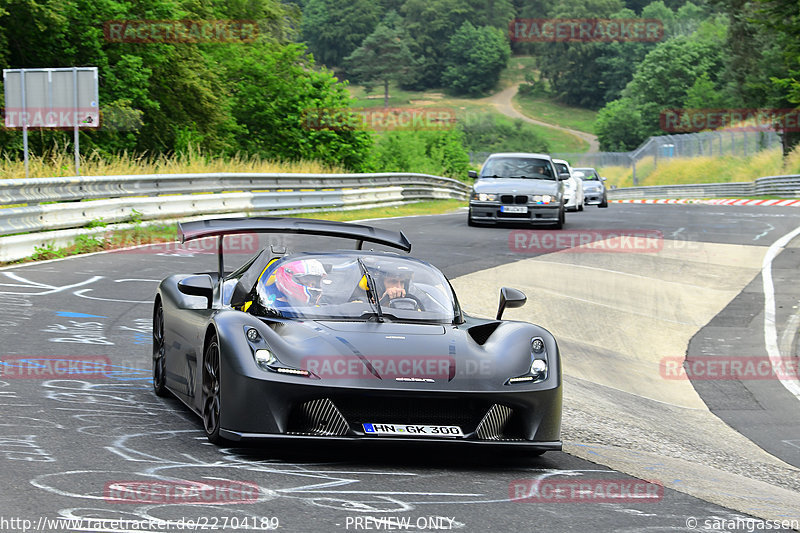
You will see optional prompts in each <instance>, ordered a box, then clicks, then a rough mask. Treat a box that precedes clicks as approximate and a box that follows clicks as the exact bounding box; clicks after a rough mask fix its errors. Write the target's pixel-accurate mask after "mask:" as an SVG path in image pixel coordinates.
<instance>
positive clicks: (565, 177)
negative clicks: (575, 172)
mask: <svg viewBox="0 0 800 533" xmlns="http://www.w3.org/2000/svg"><path fill="white" fill-rule="evenodd" d="M569 178H570V176H569V172H559V174H558V179H559V180H561V181H566V180H568V179H569Z"/></svg>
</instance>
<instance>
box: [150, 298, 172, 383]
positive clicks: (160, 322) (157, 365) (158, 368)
mask: <svg viewBox="0 0 800 533" xmlns="http://www.w3.org/2000/svg"><path fill="white" fill-rule="evenodd" d="M165 357H166V348H165V344H164V307H163V306H162V305H161V302H158V305H157V306H156V310H155V311H154V312H153V391H154V392H155V393H156V396H162V397H163V396H168V395H169V391H167V361H166V359H165Z"/></svg>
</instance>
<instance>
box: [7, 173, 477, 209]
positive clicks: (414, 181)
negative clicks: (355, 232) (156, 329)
mask: <svg viewBox="0 0 800 533" xmlns="http://www.w3.org/2000/svg"><path fill="white" fill-rule="evenodd" d="M459 184H462V183H461V182H459V181H457V180H452V179H449V178H441V177H438V176H431V175H428V174H414V173H380V174H285V173H280V174H257V173H227V172H218V173H209V174H146V175H131V176H98V177H68V178H32V179H9V180H0V205H9V204H12V205H13V204H32V203H41V202H67V201H73V200H94V199H99V198H126V197H130V196H160V195H169V194H186V193H222V192H240V191H279V190H280V191H285V190H297V189H301V190H302V189H306V190H307V189H347V188H362V187H381V186H383V187H389V186H400V187H407V186H412V185H414V186H426V185H436V186H438V187H442V186H444V187H448V186H449V187H452V186H458V185H459Z"/></svg>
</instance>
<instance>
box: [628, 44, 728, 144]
mask: <svg viewBox="0 0 800 533" xmlns="http://www.w3.org/2000/svg"><path fill="white" fill-rule="evenodd" d="M722 46H723V43H722V42H720V41H717V40H715V39H714V38H712V37H711V36H706V38H703V39H698V38H697V36H692V37H685V36H679V37H675V38H674V39H670V40H668V41H665V42H663V43H660V44H659V45H658V46H656V47H655V48H654V49H653V50H652V51H650V53H648V54H647V56H646V57H645V58H644V60H643V61H642V63H641V64H640V65H639V67H638V68H637V69H636V74H635V75H634V76H633V80H631V82H630V84H628V86H627V87H626V88H625V91H623V95H624V96H627V97H628V98H630V100H632V101H633V102H634V104H635V105H636V107H637V109H638V110H639V112H640V113H641V116H642V122H643V125H644V131H643V134H645V135H658V134H659V133H663V132H661V131H660V115H661V112H662V111H663V110H665V109H670V108H680V107H682V106H683V104H684V102H685V101H686V97H687V94H688V91H689V89H690V88H691V87H692V86H693V85H694V83H695V81H696V80H697V79H698V78H699V77H700V76H702V74H703V73H708V75H709V78H710V79H711V80H712V81H713V82H715V83H716V81H717V79H716V78H717V77H718V76H719V73H720V72H721V67H722Z"/></svg>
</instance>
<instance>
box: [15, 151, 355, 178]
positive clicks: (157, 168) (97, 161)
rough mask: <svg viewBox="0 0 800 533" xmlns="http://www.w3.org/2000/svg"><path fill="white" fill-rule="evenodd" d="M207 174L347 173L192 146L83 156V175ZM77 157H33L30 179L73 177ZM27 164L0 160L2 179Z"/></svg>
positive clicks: (62, 154) (64, 154) (18, 175)
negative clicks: (153, 152) (169, 151)
mask: <svg viewBox="0 0 800 533" xmlns="http://www.w3.org/2000/svg"><path fill="white" fill-rule="evenodd" d="M208 172H264V173H269V172H297V173H309V174H328V173H345V172H347V171H346V170H344V169H343V168H340V167H334V166H328V165H323V164H322V163H319V162H317V161H271V160H265V159H261V158H259V157H257V156H252V157H245V156H241V155H238V154H237V155H235V156H233V157H220V156H211V155H208V154H203V153H201V152H199V151H198V150H196V149H194V148H192V147H190V148H189V150H188V151H186V152H183V153H180V154H177V155H159V156H151V157H147V156H143V155H131V154H128V153H122V154H118V155H114V156H110V157H103V156H102V155H101V154H99V153H98V152H96V151H95V152H91V153H89V154H87V155H83V156H81V175H83V176H120V175H131V174H192V173H208ZM74 175H75V166H74V156H73V155H72V154H70V153H67V152H65V151H63V150H62V151H59V150H58V149H57V148H54V149H53V150H51V151H50V152H48V153H46V154H44V155H42V156H37V155H31V156H30V162H29V177H31V178H50V177H60V176H74ZM24 177H25V163H24V162H23V161H17V160H12V159H9V158H8V156H6V158H4V159H0V178H24Z"/></svg>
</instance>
